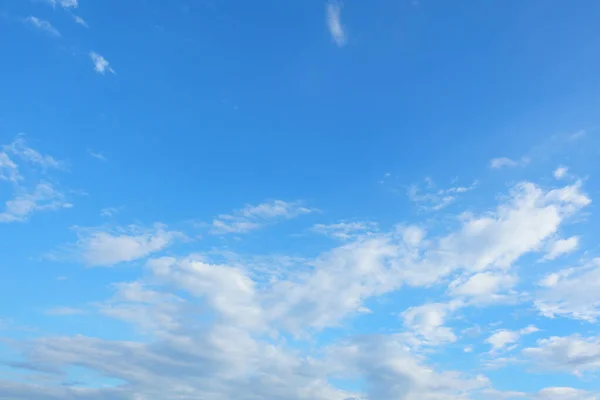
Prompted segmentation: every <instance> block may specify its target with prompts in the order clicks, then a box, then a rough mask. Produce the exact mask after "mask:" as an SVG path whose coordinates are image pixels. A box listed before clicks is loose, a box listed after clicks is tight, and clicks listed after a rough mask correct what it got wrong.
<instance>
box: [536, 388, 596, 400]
mask: <svg viewBox="0 0 600 400" xmlns="http://www.w3.org/2000/svg"><path fill="white" fill-rule="evenodd" d="M535 398H536V399H538V400H597V399H598V397H596V396H595V395H594V394H593V393H590V392H588V391H587V390H578V389H574V388H570V387H549V388H545V389H542V390H540V391H539V392H538V393H537V396H536V397H535Z"/></svg>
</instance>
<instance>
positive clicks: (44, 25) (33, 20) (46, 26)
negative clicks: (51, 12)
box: [25, 16, 60, 36]
mask: <svg viewBox="0 0 600 400" xmlns="http://www.w3.org/2000/svg"><path fill="white" fill-rule="evenodd" d="M25 22H26V23H27V24H29V25H31V26H33V27H35V28H37V29H40V30H42V31H44V32H46V33H49V34H50V35H52V36H60V32H59V31H58V29H56V28H55V27H54V26H52V24H51V23H50V22H48V21H46V20H43V19H39V18H37V17H34V16H30V17H27V18H25Z"/></svg>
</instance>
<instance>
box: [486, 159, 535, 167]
mask: <svg viewBox="0 0 600 400" xmlns="http://www.w3.org/2000/svg"><path fill="white" fill-rule="evenodd" d="M527 164H529V159H527V158H521V159H520V160H513V159H511V158H508V157H498V158H493V159H491V160H490V168H492V169H500V168H510V167H519V166H525V165H527Z"/></svg>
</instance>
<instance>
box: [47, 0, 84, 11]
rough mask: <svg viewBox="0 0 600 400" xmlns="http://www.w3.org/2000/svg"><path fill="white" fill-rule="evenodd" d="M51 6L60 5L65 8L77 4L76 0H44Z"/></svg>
mask: <svg viewBox="0 0 600 400" xmlns="http://www.w3.org/2000/svg"><path fill="white" fill-rule="evenodd" d="M45 1H46V2H47V3H48V4H50V5H51V6H52V7H56V6H60V7H62V8H65V9H71V8H77V7H78V6H79V4H78V1H77V0H45Z"/></svg>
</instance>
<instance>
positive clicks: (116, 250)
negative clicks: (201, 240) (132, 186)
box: [69, 224, 185, 266]
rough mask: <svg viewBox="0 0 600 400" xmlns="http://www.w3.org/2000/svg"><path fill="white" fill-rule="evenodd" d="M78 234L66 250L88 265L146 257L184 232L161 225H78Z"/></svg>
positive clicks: (181, 235) (179, 237) (103, 264)
mask: <svg viewBox="0 0 600 400" xmlns="http://www.w3.org/2000/svg"><path fill="white" fill-rule="evenodd" d="M77 234H78V236H79V240H78V241H77V243H76V244H75V245H74V246H69V252H71V253H74V256H75V258H77V259H79V260H81V261H83V262H84V263H85V264H87V265H89V266H112V265H115V264H118V263H122V262H129V261H134V260H138V259H141V258H145V257H147V256H148V255H150V254H153V253H156V252H159V251H161V250H163V249H165V248H167V247H168V246H170V245H171V244H173V243H174V242H175V241H176V240H177V239H182V238H185V235H184V234H182V233H180V232H175V231H170V230H167V227H166V226H164V225H162V224H155V225H154V226H153V227H152V228H143V227H140V226H136V225H130V226H127V227H124V228H114V229H105V228H87V229H83V228H78V231H77Z"/></svg>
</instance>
